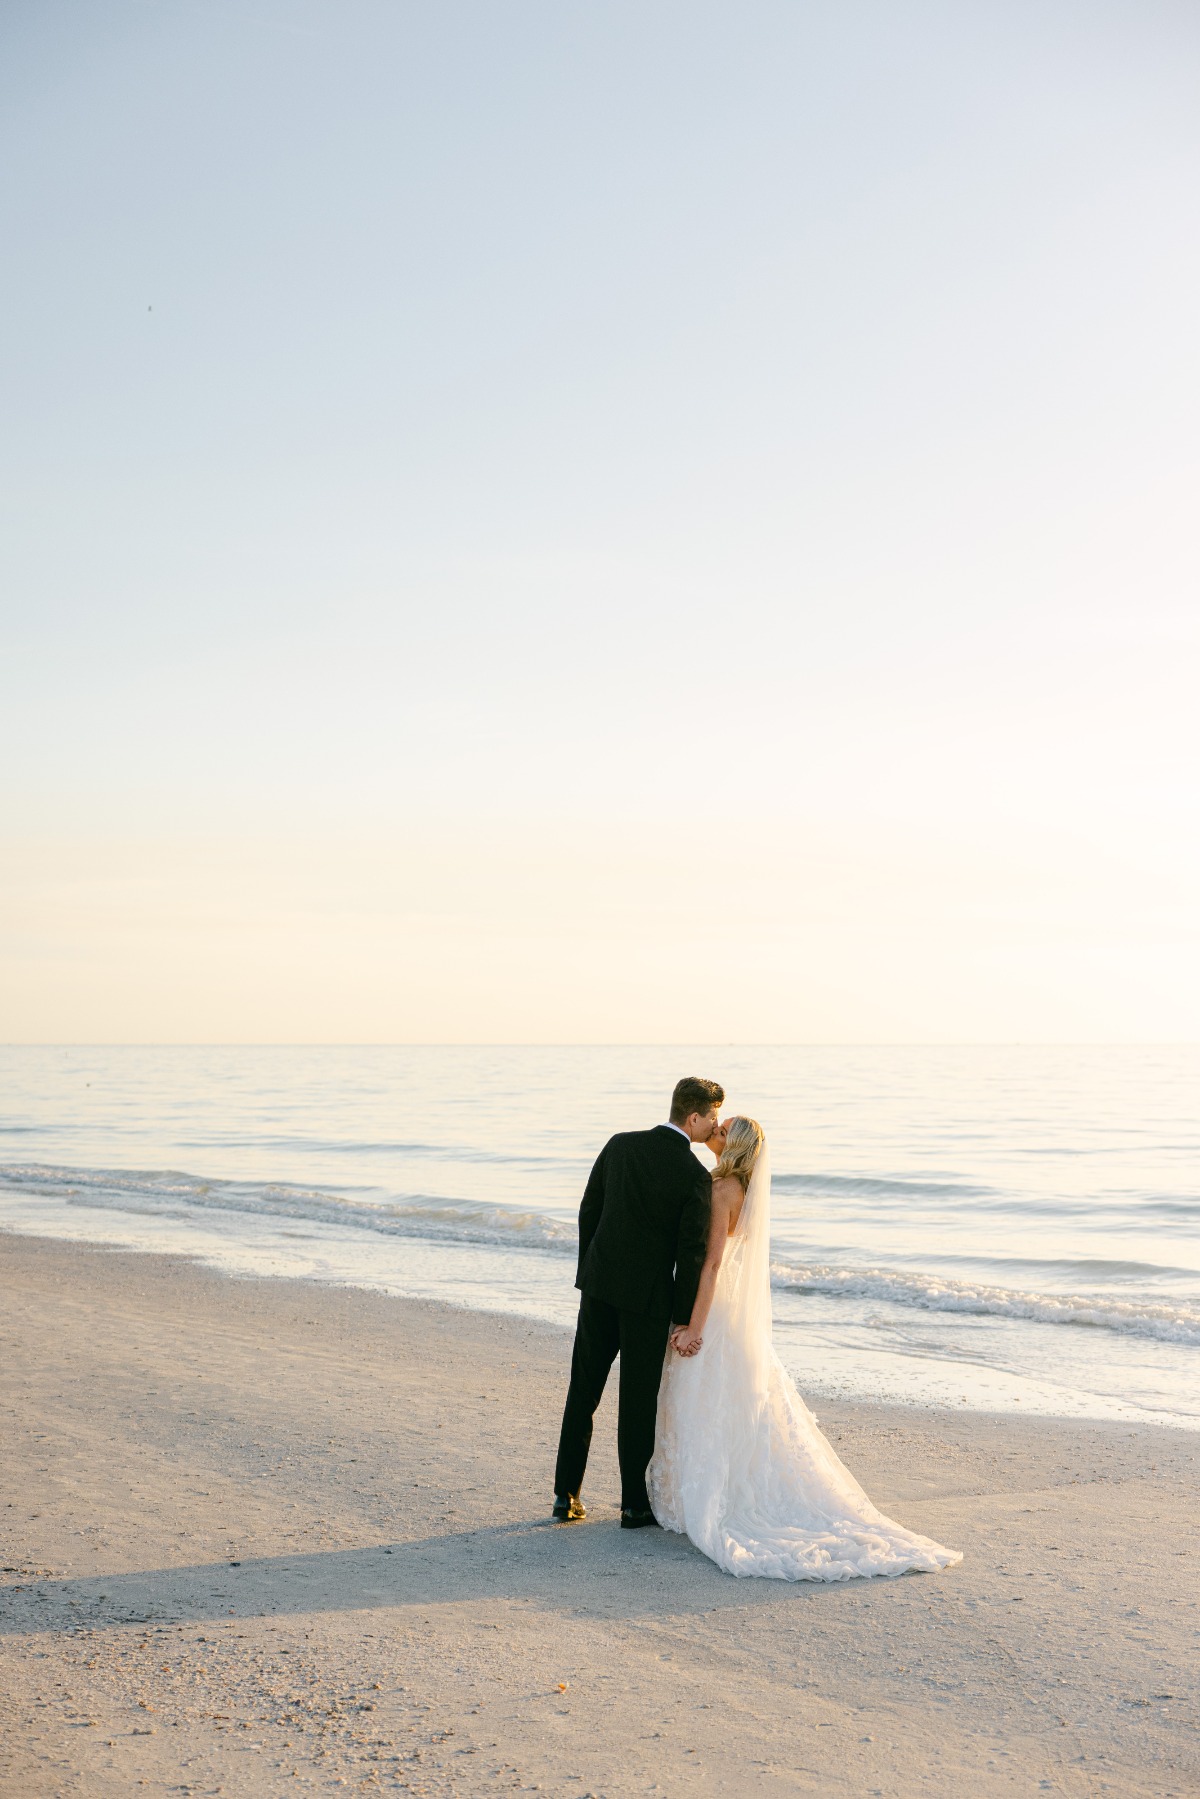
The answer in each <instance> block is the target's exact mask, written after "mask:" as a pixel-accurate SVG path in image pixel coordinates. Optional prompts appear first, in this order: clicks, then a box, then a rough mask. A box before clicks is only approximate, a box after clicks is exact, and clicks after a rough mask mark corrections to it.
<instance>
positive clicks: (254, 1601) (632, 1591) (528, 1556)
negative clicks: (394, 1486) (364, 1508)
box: [0, 1519, 859, 1636]
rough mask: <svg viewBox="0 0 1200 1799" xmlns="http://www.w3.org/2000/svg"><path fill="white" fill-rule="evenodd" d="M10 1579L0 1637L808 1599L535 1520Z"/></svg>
mask: <svg viewBox="0 0 1200 1799" xmlns="http://www.w3.org/2000/svg"><path fill="white" fill-rule="evenodd" d="M19 1584H20V1589H21V1590H19V1591H14V1589H13V1587H11V1586H10V1587H8V1588H7V1589H6V1590H5V1591H4V1592H3V1593H2V1594H0V1636H12V1635H17V1634H23V1633H25V1632H28V1631H64V1630H76V1629H79V1628H80V1627H83V1626H86V1627H89V1628H92V1629H95V1628H97V1627H99V1626H104V1625H120V1624H137V1623H149V1622H155V1623H169V1622H184V1621H187V1622H197V1623H198V1622H201V1621H204V1620H213V1621H222V1622H225V1623H228V1622H229V1621H230V1620H231V1619H235V1618H239V1617H240V1618H259V1617H286V1616H292V1615H299V1614H304V1613H311V1612H341V1611H347V1612H349V1611H367V1610H372V1609H377V1608H379V1609H385V1608H390V1607H399V1606H410V1605H463V1604H471V1603H479V1602H486V1601H488V1600H498V1601H505V1600H523V1599H525V1600H527V1599H533V1600H537V1601H538V1602H539V1603H540V1604H542V1605H543V1606H545V1607H546V1608H547V1609H548V1610H558V1611H561V1612H563V1613H564V1614H567V1615H571V1616H576V1617H594V1618H598V1619H602V1618H606V1617H613V1618H616V1617H620V1618H638V1617H653V1616H661V1615H671V1616H680V1615H688V1614H697V1613H701V1612H712V1611H723V1610H727V1609H742V1608H745V1607H746V1606H747V1605H761V1604H771V1603H773V1602H775V1603H778V1602H781V1601H786V1602H788V1603H795V1601H796V1600H797V1598H802V1597H812V1594H813V1592H814V1591H815V1590H816V1589H813V1588H808V1587H807V1586H806V1583H796V1584H794V1583H791V1582H781V1581H764V1580H754V1581H742V1580H735V1579H734V1578H733V1577H732V1576H730V1575H728V1574H724V1573H722V1572H721V1570H720V1569H719V1568H717V1567H716V1566H715V1565H714V1564H713V1563H712V1562H711V1561H709V1560H708V1558H707V1556H704V1555H702V1554H701V1553H700V1551H699V1550H698V1549H696V1548H695V1546H694V1545H693V1544H691V1543H689V1542H688V1541H687V1540H686V1539H685V1538H683V1537H677V1536H675V1535H673V1534H671V1533H669V1532H666V1531H661V1530H642V1531H637V1532H632V1531H622V1530H620V1529H619V1528H618V1527H617V1523H616V1520H615V1519H613V1520H611V1521H610V1520H607V1519H599V1520H596V1521H594V1522H593V1521H589V1522H587V1523H583V1524H568V1525H552V1524H550V1523H549V1522H547V1521H545V1520H542V1519H537V1520H529V1521H526V1522H522V1523H506V1524H501V1525H495V1526H491V1527H488V1528H485V1529H482V1530H472V1531H462V1532H456V1533H453V1534H450V1535H445V1536H435V1537H425V1538H423V1539H421V1540H420V1541H417V1542H410V1543H399V1542H398V1543H380V1544H378V1545H371V1546H369V1547H367V1548H360V1549H331V1550H321V1551H316V1552H312V1553H305V1554H299V1555H295V1554H293V1555H276V1556H263V1557H248V1558H246V1559H245V1560H243V1561H241V1562H227V1561H221V1562H200V1563H194V1564H191V1565H185V1566H182V1567H175V1568H156V1569H150V1570H138V1571H137V1572H134V1573H129V1574H105V1575H95V1576H88V1577H86V1578H82V1579H73V1578H71V1577H70V1576H65V1577H63V1578H61V1579H43V1580H30V1581H29V1582H28V1583H19ZM848 1584H849V1585H850V1586H851V1587H857V1586H858V1585H859V1583H858V1582H857V1581H854V1582H850V1583H848ZM825 1591H826V1592H828V1591H829V1589H828V1588H826V1589H825Z"/></svg>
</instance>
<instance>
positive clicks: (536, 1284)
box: [0, 1211, 1200, 1435]
mask: <svg viewBox="0 0 1200 1799" xmlns="http://www.w3.org/2000/svg"><path fill="white" fill-rule="evenodd" d="M96 1216H97V1217H98V1218H106V1217H107V1214H106V1213H105V1212H103V1211H101V1212H100V1213H99V1214H98V1215H96ZM189 1223H190V1221H189ZM147 1225H148V1228H149V1229H151V1231H152V1232H153V1231H159V1232H161V1233H162V1234H163V1237H164V1240H163V1241H159V1242H155V1241H148V1242H142V1243H137V1242H133V1243H131V1242H129V1241H128V1240H127V1238H126V1236H125V1234H124V1233H123V1232H122V1233H121V1234H119V1235H117V1234H112V1235H110V1234H105V1232H104V1231H103V1229H102V1228H101V1227H99V1226H97V1228H96V1234H94V1235H90V1234H89V1235H83V1234H80V1233H79V1232H78V1231H77V1230H76V1229H74V1228H72V1229H69V1230H61V1231H60V1232H55V1231H54V1230H53V1229H51V1230H46V1229H44V1228H43V1229H39V1228H37V1223H36V1222H35V1221H34V1220H32V1219H31V1220H28V1221H26V1220H24V1219H17V1220H15V1221H10V1220H7V1219H6V1220H4V1221H3V1222H0V1237H3V1236H5V1235H14V1236H21V1237H25V1238H32V1239H36V1240H38V1241H42V1242H46V1243H58V1244H74V1245H76V1246H78V1247H79V1248H81V1249H93V1250H101V1251H104V1252H105V1253H107V1254H114V1255H120V1254H127V1255H135V1256H141V1255H148V1256H165V1257H167V1258H171V1257H175V1258H177V1259H179V1260H180V1261H181V1262H187V1263H189V1264H192V1265H195V1266H198V1267H205V1268H208V1269H209V1270H211V1271H212V1272H213V1273H215V1274H218V1275H220V1276H222V1277H225V1278H229V1279H236V1280H255V1279H270V1280H278V1281H283V1282H288V1283H298V1284H302V1285H306V1286H307V1285H312V1286H318V1287H324V1288H329V1289H333V1290H348V1291H349V1290H354V1291H361V1292H368V1293H378V1294H383V1295H386V1296H388V1297H391V1298H395V1299H397V1300H400V1301H405V1300H408V1301H411V1302H413V1303H427V1304H433V1305H444V1306H446V1307H447V1308H449V1309H451V1310H454V1311H466V1312H470V1313H473V1314H478V1315H480V1316H484V1317H495V1318H513V1319H516V1320H518V1321H519V1320H525V1321H528V1322H533V1323H536V1324H538V1325H539V1326H540V1327H544V1328H547V1329H550V1330H554V1331H561V1332H565V1333H566V1335H567V1336H568V1338H569V1337H570V1336H571V1335H572V1333H573V1331H574V1327H575V1317H574V1307H575V1301H576V1298H577V1296H576V1294H575V1292H574V1289H573V1286H572V1284H571V1282H570V1280H569V1278H568V1276H567V1273H566V1264H565V1262H564V1260H563V1258H562V1257H561V1255H560V1254H559V1253H557V1252H555V1253H553V1254H551V1253H550V1252H549V1250H548V1249H547V1247H546V1246H545V1245H538V1246H524V1247H523V1248H522V1249H520V1250H514V1249H513V1248H512V1247H511V1246H509V1245H505V1244H501V1243H496V1242H492V1241H490V1240H487V1241H480V1242H475V1241H474V1240H470V1239H468V1240H463V1241H457V1240H446V1239H445V1238H442V1237H437V1236H435V1237H430V1238H425V1237H421V1236H418V1235H413V1236H411V1237H407V1236H406V1237H405V1238H404V1239H403V1242H404V1244H405V1247H406V1251H407V1254H406V1257H405V1277H404V1287H407V1289H408V1290H407V1291H405V1290H403V1288H402V1287H401V1286H400V1281H399V1277H398V1276H397V1274H396V1273H395V1272H394V1271H393V1272H391V1273H390V1274H389V1273H387V1272H384V1273H380V1274H376V1273H373V1272H372V1265H371V1249H372V1247H373V1246H372V1245H370V1244H367V1245H364V1244H355V1245H353V1247H352V1248H350V1249H348V1248H347V1246H346V1245H345V1244H330V1245H325V1246H320V1245H318V1246H314V1250H313V1252H312V1253H311V1256H310V1260H309V1263H308V1265H295V1266H287V1265H283V1266H280V1265H279V1263H280V1261H281V1260H282V1261H283V1262H284V1263H286V1262H287V1260H288V1259H289V1258H291V1257H294V1255H295V1251H294V1248H293V1246H292V1244H291V1243H290V1242H288V1241H286V1239H287V1238H288V1237H289V1236H290V1233H288V1232H284V1233H283V1235H282V1236H277V1237H276V1239H274V1240H272V1239H269V1238H268V1239H267V1240H266V1241H263V1242H258V1241H253V1240H243V1241H240V1242H238V1241H235V1240H230V1241H225V1240H222V1239H220V1238H217V1237H214V1238H211V1239H210V1240H209V1241H208V1242H207V1243H205V1242H197V1243H195V1245H194V1246H193V1245H191V1244H190V1243H189V1242H187V1241H186V1240H185V1241H183V1242H180V1241H177V1240H173V1237H174V1230H173V1221H172V1220H170V1219H169V1218H168V1219H161V1220H160V1219H157V1218H155V1219H152V1220H149V1221H147ZM305 1240H306V1242H308V1241H310V1239H309V1237H308V1233H307V1232H306V1233H305ZM385 1241H387V1242H388V1245H389V1248H392V1249H394V1247H395V1240H392V1239H385ZM481 1254H482V1255H485V1256H490V1255H499V1256H501V1257H503V1258H504V1265H503V1267H502V1268H501V1269H493V1268H491V1267H484V1266H483V1265H481V1263H480V1262H479V1260H478V1258H479V1256H480V1255H481ZM339 1256H340V1258H341V1266H339V1265H338V1258H339ZM447 1256H449V1257H451V1258H455V1260H454V1261H453V1263H452V1264H451V1263H447V1262H446V1260H445V1258H446V1257H447ZM457 1258H468V1259H467V1260H463V1261H462V1262H461V1263H460V1262H459V1261H458V1260H457ZM471 1258H473V1260H472V1259H471ZM385 1266H386V1264H385ZM547 1267H551V1268H552V1270H553V1275H554V1279H553V1280H552V1281H548V1278H547V1276H546V1273H545V1270H546V1269H547ZM533 1269H536V1273H534V1272H532V1270H533ZM514 1270H516V1273H515V1274H514ZM773 1285H774V1283H773ZM500 1294H503V1297H500ZM797 1297H800V1298H801V1299H802V1310H800V1311H797V1310H796V1309H795V1304H794V1302H795V1300H796V1298H797ZM493 1298H494V1299H495V1303H491V1304H489V1303H488V1301H489V1299H493ZM829 1303H830V1302H829V1301H828V1300H827V1299H826V1298H825V1296H824V1295H823V1294H822V1293H821V1292H820V1291H813V1292H810V1293H805V1294H803V1295H801V1296H797V1295H796V1294H794V1293H793V1292H791V1291H790V1290H789V1288H788V1287H787V1285H786V1284H784V1285H783V1286H781V1287H776V1290H775V1292H774V1294H773V1305H774V1309H775V1342H776V1348H777V1349H778V1351H779V1353H780V1355H781V1357H782V1359H783V1360H784V1363H785V1365H786V1366H788V1368H789V1370H790V1372H791V1373H792V1375H793V1377H794V1378H795V1380H796V1382H797V1385H798V1386H799V1387H800V1390H801V1392H802V1393H804V1394H805V1395H808V1396H811V1397H812V1398H813V1399H815V1400H816V1401H818V1402H819V1403H821V1404H825V1403H829V1402H832V1403H839V1404H840V1403H842V1402H845V1403H850V1404H854V1403H868V1404H884V1405H890V1406H895V1407H897V1408H899V1409H904V1410H909V1409H911V1410H916V1411H920V1412H924V1411H933V1412H941V1411H946V1412H950V1413H954V1414H957V1413H958V1412H959V1411H960V1410H966V1411H969V1412H971V1413H976V1414H979V1415H980V1416H987V1417H1005V1416H1012V1417H1016V1418H1018V1419H1019V1418H1022V1417H1039V1418H1058V1419H1061V1420H1062V1421H1063V1422H1064V1423H1069V1424H1070V1423H1089V1422H1094V1423H1101V1422H1109V1423H1114V1424H1119V1425H1123V1424H1129V1425H1131V1426H1133V1427H1135V1428H1141V1427H1143V1426H1145V1427H1148V1428H1159V1429H1165V1430H1174V1431H1182V1432H1185V1433H1189V1434H1193V1435H1194V1434H1196V1433H1197V1432H1200V1411H1197V1410H1196V1409H1195V1408H1194V1406H1188V1407H1180V1406H1179V1405H1178V1404H1177V1405H1176V1406H1175V1407H1174V1408H1172V1407H1171V1406H1170V1405H1169V1404H1167V1403H1166V1402H1165V1401H1164V1402H1161V1403H1158V1404H1157V1405H1156V1404H1155V1403H1154V1401H1153V1400H1152V1399H1149V1398H1144V1397H1143V1398H1140V1399H1139V1398H1136V1397H1133V1396H1131V1395H1130V1394H1129V1393H1123V1392H1121V1391H1119V1390H1118V1391H1116V1392H1113V1391H1108V1392H1106V1391H1105V1390H1104V1382H1103V1376H1102V1374H1101V1373H1100V1372H1099V1370H1098V1367H1097V1366H1096V1365H1093V1364H1092V1363H1091V1362H1087V1363H1084V1362H1074V1363H1072V1361H1071V1359H1070V1358H1071V1357H1073V1356H1075V1355H1076V1354H1077V1353H1078V1351H1079V1349H1080V1348H1081V1347H1082V1343H1080V1344H1077V1343H1075V1342H1071V1343H1066V1342H1064V1343H1063V1344H1062V1345H1061V1346H1060V1347H1061V1350H1062V1351H1063V1352H1064V1353H1065V1355H1066V1357H1067V1361H1066V1363H1065V1364H1060V1366H1063V1367H1064V1368H1065V1370H1069V1372H1066V1376H1065V1379H1064V1378H1063V1377H1062V1376H1061V1375H1060V1377H1059V1378H1058V1379H1057V1380H1049V1379H1048V1378H1047V1375H1046V1372H1045V1371H1044V1369H1041V1368H1039V1367H1038V1366H1037V1358H1035V1363H1034V1365H1033V1366H1030V1365H1028V1362H1027V1360H1026V1355H1027V1352H1028V1350H1029V1348H1030V1347H1031V1344H1030V1343H1027V1342H1021V1343H1017V1342H1014V1343H1012V1344H1011V1345H1009V1353H1008V1355H1007V1356H1004V1355H1000V1356H996V1355H995V1352H994V1349H993V1347H992V1345H991V1344H990V1342H989V1344H988V1346H987V1353H986V1354H985V1356H984V1358H983V1359H982V1360H981V1359H979V1358H978V1357H976V1356H975V1355H973V1354H972V1348H973V1343H972V1339H971V1337H970V1335H969V1333H970V1331H971V1330H972V1329H973V1328H975V1327H977V1325H978V1323H979V1322H980V1320H978V1319H976V1318H975V1317H973V1316H972V1315H970V1314H969V1313H968V1314H967V1315H965V1316H964V1315H963V1314H961V1313H958V1312H956V1313H955V1314H954V1316H955V1318H956V1319H957V1320H958V1321H959V1329H960V1333H961V1332H962V1331H966V1332H967V1333H968V1335H966V1336H965V1337H964V1338H963V1340H962V1342H961V1344H959V1345H957V1346H956V1347H955V1350H954V1352H953V1353H951V1354H950V1355H948V1356H943V1355H939V1354H938V1353H937V1352H936V1349H934V1350H933V1352H932V1353H929V1354H925V1355H921V1354H920V1353H918V1355H917V1358H916V1361H915V1362H914V1361H913V1359H912V1356H911V1355H910V1354H908V1353H906V1351H905V1348H904V1347H903V1344H902V1345H901V1346H900V1347H897V1346H896V1345H895V1343H889V1342H886V1341H884V1342H875V1341H872V1333H871V1331H870V1330H869V1329H867V1330H865V1331H864V1323H865V1324H867V1325H869V1324H870V1319H867V1320H865V1321H864V1320H863V1319H862V1318H854V1317H848V1318H843V1317H841V1316H840V1314H839V1315H836V1316H835V1315H834V1314H832V1313H830V1311H829V1310H828V1306H829ZM834 1303H835V1304H836V1303H837V1302H834ZM1089 1304H1090V1302H1089ZM555 1314H558V1315H557V1316H556V1315H555ZM926 1316H927V1315H926V1314H925V1313H924V1312H923V1311H922V1310H921V1309H920V1308H919V1307H918V1308H916V1309H914V1310H913V1312H912V1313H911V1315H910V1316H906V1317H905V1318H904V1319H903V1322H902V1327H901V1336H902V1338H903V1336H905V1335H907V1333H910V1332H912V1331H914V1330H917V1331H919V1330H920V1329H921V1328H922V1320H923V1319H924V1318H925V1317H926ZM931 1316H932V1318H934V1319H936V1320H937V1324H936V1326H935V1328H941V1327H944V1325H945V1323H946V1320H945V1319H944V1317H943V1314H942V1312H941V1310H940V1309H939V1308H936V1307H935V1308H934V1311H933V1313H932V1315H931ZM897 1322H898V1321H897V1320H895V1319H892V1320H891V1321H890V1324H891V1328H892V1329H894V1328H895V1326H896V1324H897ZM1009 1322H1011V1320H1010V1321H1009ZM1022 1327H1023V1328H1027V1329H1032V1330H1033V1331H1035V1332H1037V1333H1038V1334H1039V1335H1040V1333H1041V1331H1042V1330H1043V1329H1044V1328H1046V1327H1045V1326H1043V1325H1040V1324H1037V1323H1034V1324H1032V1325H1030V1324H1029V1323H1028V1321H1024V1322H1023V1326H1022ZM1051 1328H1053V1329H1055V1330H1058V1329H1064V1328H1066V1329H1067V1335H1068V1337H1072V1338H1074V1337H1077V1336H1081V1335H1084V1336H1087V1337H1090V1338H1093V1339H1094V1338H1095V1337H1096V1336H1097V1335H1098V1336H1100V1337H1105V1336H1107V1334H1108V1333H1107V1332H1106V1331H1103V1330H1095V1331H1094V1330H1091V1329H1089V1328H1088V1326H1087V1324H1086V1323H1085V1324H1083V1325H1078V1326H1075V1327H1074V1329H1071V1328H1069V1327H1066V1326H1064V1324H1063V1322H1062V1320H1060V1319H1059V1320H1055V1321H1054V1322H1053V1325H1052V1326H1051ZM851 1345H854V1347H851ZM1118 1345H1125V1346H1126V1347H1125V1348H1124V1350H1123V1352H1121V1353H1123V1354H1124V1356H1125V1357H1128V1356H1129V1355H1130V1353H1132V1354H1134V1355H1137V1354H1140V1353H1141V1352H1142V1351H1143V1350H1144V1348H1145V1345H1144V1343H1143V1341H1142V1339H1141V1338H1140V1337H1138V1336H1137V1335H1136V1334H1135V1335H1134V1336H1132V1337H1129V1338H1126V1337H1125V1336H1124V1335H1123V1334H1121V1333H1119V1332H1118V1333H1117V1334H1116V1335H1115V1337H1114V1339H1113V1347H1114V1352H1115V1351H1116V1350H1117V1346H1118ZM1097 1348H1098V1344H1097V1343H1096V1342H1095V1341H1092V1342H1089V1343H1088V1344H1087V1351H1086V1353H1087V1354H1088V1355H1089V1356H1091V1355H1093V1354H1094V1352H1095V1351H1096V1349H1097ZM1039 1353H1044V1351H1039ZM1189 1353H1194V1352H1189ZM810 1357H811V1358H812V1360H811V1361H810V1360H809V1358H810ZM914 1369H917V1370H919V1372H917V1373H915V1375H914V1372H913V1370H914ZM906 1389H907V1390H906ZM960 1389H963V1390H962V1391H960Z"/></svg>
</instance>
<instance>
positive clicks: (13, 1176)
mask: <svg viewBox="0 0 1200 1799" xmlns="http://www.w3.org/2000/svg"><path fill="white" fill-rule="evenodd" d="M5 1189H7V1190H9V1191H12V1192H21V1193H33V1194H44V1195H45V1196H46V1197H47V1198H53V1199H59V1200H63V1201H65V1202H66V1203H67V1204H69V1205H77V1206H95V1207H97V1208H99V1209H102V1210H109V1211H121V1212H134V1213H139V1212H140V1213H142V1214H147V1215H151V1216H160V1217H161V1216H163V1215H164V1214H165V1213H166V1212H168V1211H169V1210H171V1209H172V1208H174V1209H179V1208H181V1207H182V1208H194V1209H198V1210H201V1211H222V1212H238V1213H246V1214H250V1215H251V1216H256V1217H265V1218H278V1219H290V1220H295V1219H304V1220H306V1221H308V1222H309V1223H315V1224H333V1225H341V1226H347V1225H348V1226H350V1227H352V1228H356V1229H359V1230H369V1231H378V1232H382V1233H384V1234H385V1235H388V1236H407V1237H435V1238H446V1239H451V1240H453V1241H456V1242H459V1243H503V1244H509V1245H512V1246H513V1247H516V1246H517V1245H523V1246H525V1247H526V1248H532V1249H550V1250H561V1251H564V1252H566V1253H568V1254H573V1253H574V1251H575V1247H576V1243H577V1241H578V1239H577V1234H576V1230H575V1225H574V1222H573V1221H572V1222H570V1223H568V1222H566V1221H565V1220H562V1219H558V1218H555V1217H553V1216H552V1215H550V1214H547V1213H545V1212H526V1211H520V1210H518V1209H517V1208H516V1207H515V1206H503V1205H483V1204H480V1203H479V1202H477V1201H475V1200H469V1199H447V1198H444V1197H439V1196H437V1195H434V1194H426V1193H413V1194H399V1195H390V1196H381V1197H380V1198H379V1199H378V1200H369V1199H363V1198H348V1197H346V1196H345V1195H344V1194H341V1193H338V1192H337V1191H336V1190H335V1189H333V1188H330V1187H300V1186H294V1185H291V1184H289V1183H288V1182H284V1181H264V1182H254V1181H233V1180H206V1179H203V1178H201V1177H199V1176H196V1175H190V1174H181V1173H178V1172H177V1171H175V1170H171V1169H163V1170H156V1169H149V1170H138V1171H131V1170H128V1169H104V1168H51V1167H46V1166H43V1165H41V1164H26V1165H24V1166H13V1165H11V1164H10V1165H8V1166H0V1193H2V1192H4V1191H5Z"/></svg>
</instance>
